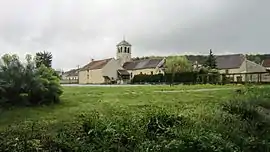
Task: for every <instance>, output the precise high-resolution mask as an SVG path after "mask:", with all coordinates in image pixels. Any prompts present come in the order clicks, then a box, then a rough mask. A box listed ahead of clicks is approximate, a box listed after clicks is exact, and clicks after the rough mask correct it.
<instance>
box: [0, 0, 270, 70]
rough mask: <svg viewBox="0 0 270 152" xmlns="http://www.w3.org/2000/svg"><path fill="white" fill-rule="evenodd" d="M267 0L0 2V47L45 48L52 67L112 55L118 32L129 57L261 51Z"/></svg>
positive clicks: (265, 49)
mask: <svg viewBox="0 0 270 152" xmlns="http://www.w3.org/2000/svg"><path fill="white" fill-rule="evenodd" d="M269 5H270V2H268V1H266V0H265V1H264V0H262V1H260V2H258V1H251V0H250V1H247V0H237V1H236V0H219V1H217V0H207V1H206V0H189V1H186V0H170V1H164V0H148V1H142V0H130V1H126V0H92V1H88V0H76V1H73V0H39V1H36V0H24V1H23V2H18V1H16V0H13V1H12V0H10V1H5V2H4V1H2V2H0V10H1V13H0V44H1V46H0V53H1V54H2V53H7V51H14V52H18V53H19V54H24V53H25V52H26V51H27V52H30V53H34V52H36V51H41V50H48V51H51V52H52V53H53V55H54V63H53V65H54V67H56V68H65V69H67V68H73V67H75V66H76V65H81V66H82V65H83V64H86V63H87V62H89V60H90V58H96V59H99V58H106V57H112V56H114V55H115V51H116V50H115V45H116V43H118V42H119V41H120V40H121V39H122V36H123V35H125V36H126V39H127V40H128V41H129V42H130V43H131V44H132V45H133V55H134V56H145V55H167V54H176V53H179V54H184V53H189V54H190V53H195V54H198V53H203V54H205V53H207V52H208V49H209V48H212V49H213V50H214V51H215V53H217V54H220V53H225V52H234V53H246V52H248V53H257V52H261V53H267V52H269V51H268V49H269V45H268V36H269V35H270V33H269V30H268V29H269V27H270V21H269V19H268V18H269V15H270V11H269V10H268V8H267V7H268V6H269Z"/></svg>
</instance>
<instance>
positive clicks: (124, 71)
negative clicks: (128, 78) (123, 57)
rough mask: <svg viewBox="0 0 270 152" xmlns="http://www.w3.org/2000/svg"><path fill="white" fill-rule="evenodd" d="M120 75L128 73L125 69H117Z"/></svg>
mask: <svg viewBox="0 0 270 152" xmlns="http://www.w3.org/2000/svg"><path fill="white" fill-rule="evenodd" d="M117 72H118V73H119V74H120V75H130V74H129V73H128V71H127V70H120V69H119V70H117Z"/></svg>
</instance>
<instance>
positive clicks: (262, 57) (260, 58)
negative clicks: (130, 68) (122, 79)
mask: <svg viewBox="0 0 270 152" xmlns="http://www.w3.org/2000/svg"><path fill="white" fill-rule="evenodd" d="M164 57H167V56H145V57H135V58H133V60H142V59H150V58H151V59H153V58H164ZM186 57H187V59H188V60H190V61H191V62H195V61H197V62H198V63H200V64H203V63H204V62H205V61H206V59H207V55H186ZM247 58H248V60H250V61H253V62H255V63H257V64H261V63H262V61H263V60H265V59H270V54H247Z"/></svg>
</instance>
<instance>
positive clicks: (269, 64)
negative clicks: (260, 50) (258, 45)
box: [262, 59, 270, 67]
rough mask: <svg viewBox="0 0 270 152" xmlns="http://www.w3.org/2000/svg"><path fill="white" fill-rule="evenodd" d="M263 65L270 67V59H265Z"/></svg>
mask: <svg viewBox="0 0 270 152" xmlns="http://www.w3.org/2000/svg"><path fill="white" fill-rule="evenodd" d="M262 66H264V67H270V59H265V60H263V63H262Z"/></svg>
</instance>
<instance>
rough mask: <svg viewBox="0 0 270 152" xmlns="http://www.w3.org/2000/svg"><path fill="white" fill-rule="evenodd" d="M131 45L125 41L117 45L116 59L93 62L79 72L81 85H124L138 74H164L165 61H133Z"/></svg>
mask: <svg viewBox="0 0 270 152" xmlns="http://www.w3.org/2000/svg"><path fill="white" fill-rule="evenodd" d="M131 47H132V46H131V44H130V43H128V42H127V41H125V40H123V41H121V42H120V43H118V44H117V45H116V48H117V50H116V59H115V58H109V59H103V60H96V61H95V60H92V61H91V62H90V63H88V64H87V65H85V66H83V67H82V68H81V69H80V71H79V83H80V84H108V83H118V84H124V83H129V81H130V80H131V79H132V78H133V77H134V75H137V74H149V75H150V74H158V73H164V63H165V59H143V60H136V61H133V60H132V57H131V52H132V51H131Z"/></svg>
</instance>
